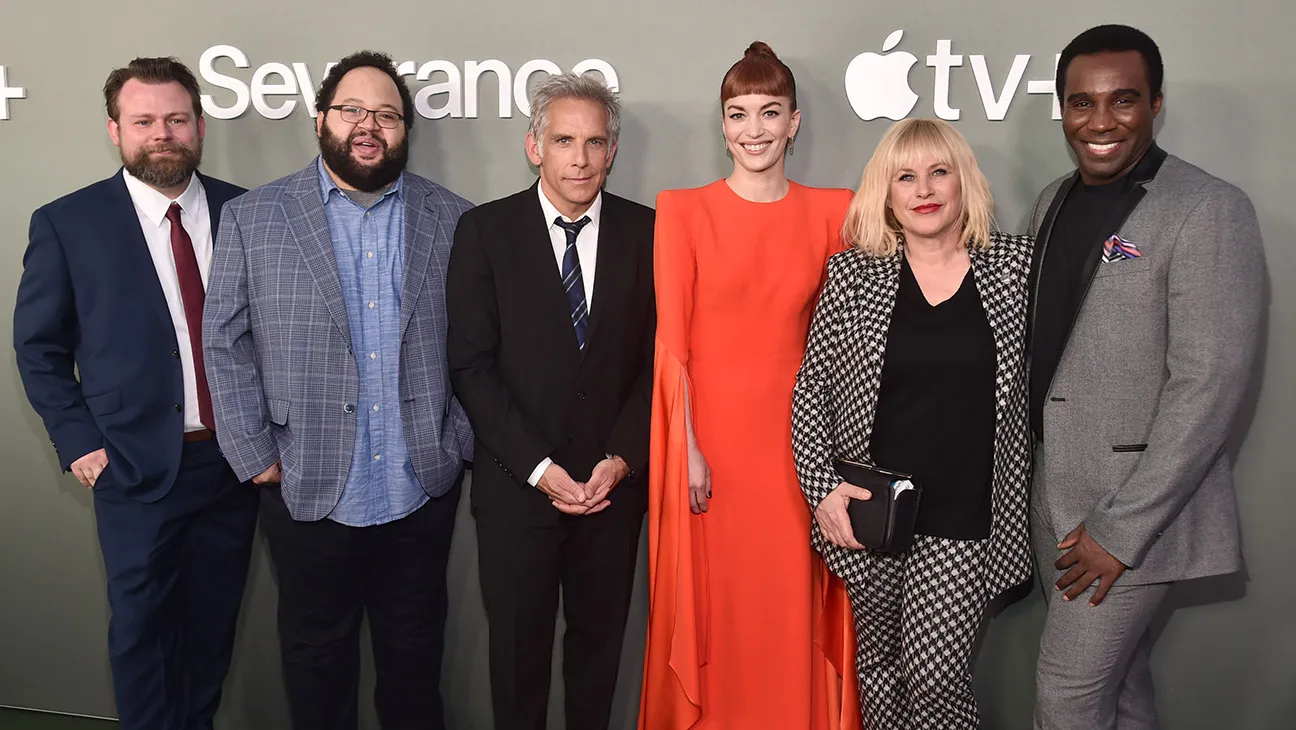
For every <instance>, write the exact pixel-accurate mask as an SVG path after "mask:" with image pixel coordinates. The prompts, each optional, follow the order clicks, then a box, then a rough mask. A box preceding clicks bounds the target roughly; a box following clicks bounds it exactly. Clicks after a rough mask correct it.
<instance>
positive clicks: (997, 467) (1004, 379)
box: [792, 233, 1034, 596]
mask: <svg viewBox="0 0 1296 730" xmlns="http://www.w3.org/2000/svg"><path fill="white" fill-rule="evenodd" d="M1033 246H1034V241H1033V239H1031V238H1030V237H1027V236H1009V235H1005V234H1001V233H994V234H992V235H991V246H990V247H989V248H988V249H986V250H976V251H973V252H972V253H971V259H972V273H973V279H974V280H975V282H976V287H977V291H978V293H979V294H980V295H981V302H982V305H983V306H984V307H985V310H986V318H987V319H988V320H989V322H990V328H991V330H992V331H993V333H994V340H995V351H996V353H997V362H998V365H997V372H996V375H995V403H996V408H995V442H994V443H995V452H994V475H993V480H992V483H993V486H992V497H991V515H992V518H991V519H992V522H991V529H990V538H989V543H988V545H987V548H988V549H987V552H986V560H984V561H983V562H982V565H983V566H984V569H985V573H984V575H983V576H982V577H983V579H984V581H985V584H986V590H987V592H988V595H990V596H993V595H996V594H998V593H999V592H1001V591H1003V590H1004V589H1006V588H1009V587H1012V586H1014V585H1017V584H1018V583H1021V582H1022V581H1025V580H1026V579H1027V578H1029V577H1030V542H1029V539H1028V535H1027V515H1026V505H1027V494H1028V487H1029V479H1030V458H1031V456H1030V441H1029V435H1028V431H1027V425H1026V418H1027V414H1026V378H1025V368H1024V364H1023V349H1024V348H1023V343H1024V338H1025V331H1026V294H1027V290H1026V283H1027V276H1028V274H1029V270H1030V256H1031V251H1032V248H1033ZM901 258H902V256H901V254H900V253H899V252H897V253H896V254H895V255H892V256H888V257H874V256H868V255H866V254H864V253H861V252H860V251H857V250H849V251H844V252H842V253H839V254H837V255H835V256H833V257H832V258H831V259H830V260H829V262H828V283H827V284H826V285H825V286H824V290H823V293H822V294H821V295H820V298H819V304H818V306H817V307H816V309H815V315H814V323H813V324H812V325H811V328H810V339H809V342H808V344H807V347H806V354H805V359H804V361H803V362H802V364H801V369H800V371H799V372H798V373H797V382H796V388H795V390H794V391H793V396H792V450H793V453H794V457H795V460H796V469H797V476H798V477H799V478H800V481H801V489H802V491H803V492H804V493H805V497H806V500H807V501H808V502H809V503H810V508H811V509H812V510H813V509H815V508H816V507H818V506H819V502H820V501H822V500H823V498H824V497H826V496H828V493H829V492H831V491H832V490H833V489H835V488H836V487H837V485H838V484H840V483H841V481H842V480H841V477H839V476H838V475H837V473H836V471H834V469H833V466H832V462H833V459H834V458H849V459H854V460H863V461H871V459H870V457H869V438H870V436H871V434H872V430H873V417H874V414H875V412H876V409H877V401H878V389H879V387H880V385H881V381H882V362H883V355H884V353H885V351H886V339H887V330H888V329H889V328H890V325H891V311H892V308H893V307H894V306H895V299H896V290H897V288H898V287H899V283H900V263H901ZM811 542H812V544H813V545H814V548H815V550H817V551H819V553H820V554H822V555H823V556H824V559H825V561H826V562H827V563H828V567H829V568H831V569H832V571H833V572H834V573H836V574H837V575H839V576H841V577H842V578H843V579H845V580H846V581H847V582H848V583H850V582H857V581H858V580H859V578H860V576H861V574H862V572H863V569H864V568H865V567H866V565H867V561H868V560H869V556H870V553H869V552H867V551H862V550H849V549H847V548H842V547H838V546H836V545H833V544H832V543H829V542H828V541H827V540H825V539H824V537H823V534H822V533H821V532H820V531H819V526H818V524H817V523H814V524H813V525H812V528H811Z"/></svg>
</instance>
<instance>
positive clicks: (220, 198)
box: [196, 173, 229, 243]
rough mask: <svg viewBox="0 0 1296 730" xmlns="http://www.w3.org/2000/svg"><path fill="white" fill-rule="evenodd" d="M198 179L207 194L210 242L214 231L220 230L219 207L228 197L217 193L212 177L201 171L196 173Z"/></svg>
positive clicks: (214, 235)
mask: <svg viewBox="0 0 1296 730" xmlns="http://www.w3.org/2000/svg"><path fill="white" fill-rule="evenodd" d="M196 174H197V175H198V179H199V180H200V181H202V186H203V192H204V193H205V194H206V195H207V215H208V216H210V217H211V235H212V243H215V242H216V233H217V231H219V230H220V216H221V209H222V208H223V207H225V203H227V202H229V198H228V197H226V196H225V195H223V194H221V193H217V192H216V189H217V186H216V185H215V184H214V183H213V182H212V179H211V178H209V177H207V176H206V175H204V174H202V173H196ZM222 189H223V188H222Z"/></svg>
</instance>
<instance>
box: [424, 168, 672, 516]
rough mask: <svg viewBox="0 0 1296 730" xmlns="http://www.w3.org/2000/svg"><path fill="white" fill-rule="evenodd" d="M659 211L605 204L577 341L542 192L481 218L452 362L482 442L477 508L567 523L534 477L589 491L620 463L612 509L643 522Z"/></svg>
mask: <svg viewBox="0 0 1296 730" xmlns="http://www.w3.org/2000/svg"><path fill="white" fill-rule="evenodd" d="M652 242H653V211H652V209H651V208H647V207H645V206H642V205H639V204H638V203H634V202H632V201H629V200H625V199H624V198H619V197H617V196H615V195H610V194H609V193H607V192H606V191H605V192H604V193H603V208H602V213H601V217H600V221H599V240H598V265H597V267H596V269H595V278H594V296H593V301H592V302H591V305H592V306H591V312H590V324H589V332H588V334H587V336H586V344H585V351H584V353H582V352H581V350H580V348H579V347H578V346H577V344H576V334H575V331H574V329H573V328H572V324H571V315H570V313H569V311H568V303H567V297H566V293H565V290H564V289H563V286H562V281H561V275H560V272H559V269H558V265H557V262H556V261H555V260H554V254H553V246H552V244H551V242H550V238H549V233H548V230H547V227H546V225H545V220H544V213H543V212H542V209H541V207H540V201H539V197H538V192H537V190H536V186H535V185H533V186H531V187H530V188H528V189H527V190H524V191H522V192H520V193H517V194H515V195H511V196H509V197H507V198H502V199H500V200H496V201H493V202H490V203H486V204H485V205H480V206H478V207H476V208H474V209H472V210H470V211H468V212H467V213H465V214H464V215H463V217H462V218H460V220H459V226H458V229H457V230H456V231H455V242H454V248H453V250H452V252H451V254H450V265H449V269H448V272H447V274H446V277H447V281H446V310H447V313H448V315H449V333H448V343H447V355H448V357H449V360H450V379H451V382H452V384H453V385H454V390H455V394H456V395H457V396H458V397H459V401H460V402H461V403H462V404H463V406H464V409H465V410H466V411H467V412H468V418H469V420H470V421H471V422H472V426H473V431H474V432H475V433H476V436H477V444H476V450H475V452H476V453H475V458H474V465H473V486H472V502H473V506H474V507H476V508H478V509H484V510H492V511H507V512H511V513H513V514H514V515H516V516H519V517H522V518H523V519H525V520H526V521H528V522H534V523H538V524H544V523H550V522H557V521H558V520H559V518H560V516H561V513H560V512H558V510H556V509H555V508H554V507H553V505H552V504H550V502H549V498H548V497H547V496H546V495H545V494H544V493H543V492H541V491H540V490H539V489H537V488H535V487H532V486H531V485H529V484H527V481H526V480H527V477H528V476H529V475H530V473H531V471H532V470H533V469H535V467H536V465H537V464H539V463H540V462H541V461H543V460H544V458H545V457H549V458H552V459H553V461H554V463H556V464H558V465H559V466H561V467H563V468H564V469H566V470H567V471H568V472H569V473H570V474H571V476H572V478H573V479H575V480H577V481H584V480H586V479H588V478H589V476H590V473H591V472H592V470H593V468H594V466H595V465H596V464H597V463H598V462H599V461H601V460H602V459H604V458H606V455H607V454H614V455H617V456H620V457H621V458H623V459H625V461H626V462H627V463H628V464H629V465H630V468H631V470H632V471H631V476H630V477H628V478H627V479H625V480H624V481H622V482H621V484H619V485H618V486H617V487H616V488H615V489H614V490H613V491H612V494H611V495H610V499H611V500H612V506H611V507H609V508H608V509H609V511H610V510H613V509H617V510H618V511H620V510H626V509H631V510H637V511H639V512H642V511H643V510H644V509H646V505H647V491H646V489H647V488H646V485H645V484H646V483H645V481H644V479H643V473H644V470H645V467H646V466H647V463H648V419H649V416H650V413H651V407H650V403H649V399H650V395H651V389H652V364H653V363H652V358H653V337H654V334H655V327H656V311H655V301H654V295H653V271H652V267H653V257H652Z"/></svg>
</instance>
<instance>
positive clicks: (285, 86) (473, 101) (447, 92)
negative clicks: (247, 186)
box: [198, 45, 619, 119]
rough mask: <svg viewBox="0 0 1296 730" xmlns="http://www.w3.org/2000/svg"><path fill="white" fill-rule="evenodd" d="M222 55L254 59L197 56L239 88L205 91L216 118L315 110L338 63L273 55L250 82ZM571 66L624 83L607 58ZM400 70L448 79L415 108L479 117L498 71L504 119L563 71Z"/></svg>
mask: <svg viewBox="0 0 1296 730" xmlns="http://www.w3.org/2000/svg"><path fill="white" fill-rule="evenodd" d="M221 60H227V61H229V62H232V63H233V65H234V67H235V68H249V67H250V65H251V64H250V63H249V62H248V57H247V54H245V53H243V51H241V50H239V49H238V48H236V47H234V46H229V45H217V46H212V47H211V48H208V49H207V50H205V51H203V53H202V56H201V57H200V58H199V59H198V73H199V75H200V76H202V78H203V80H204V81H206V82H207V83H208V84H211V85H212V86H216V87H218V88H221V89H226V90H228V91H230V92H233V94H234V99H233V102H232V103H230V104H229V105H227V106H222V105H221V103H220V102H218V101H217V99H216V98H215V97H214V96H213V95H211V94H203V95H202V105H203V112H204V113H205V114H206V115H208V116H210V117H212V118H214V119H234V118H237V117H240V116H242V115H243V114H245V113H246V112H247V110H248V107H249V106H251V107H252V109H254V110H255V111H256V113H257V114H260V115H261V116H263V117H266V118H267V119H284V118H286V117H287V116H288V115H289V114H292V113H293V110H295V109H297V108H298V102H299V101H300V102H301V104H300V106H301V110H302V111H301V113H302V114H304V115H306V116H314V114H315V89H316V87H317V86H318V85H319V82H320V81H322V80H323V78H324V74H327V73H328V70H329V69H330V68H332V67H333V66H334V65H335V63H336V62H334V63H330V64H328V65H326V66H325V67H324V70H323V71H322V72H321V73H320V74H319V75H318V76H313V75H312V74H311V71H310V69H309V68H308V67H307V66H306V64H305V63H300V62H295V63H292V64H286V63H279V62H277V61H271V62H269V63H263V64H261V65H260V66H258V67H257V68H256V70H255V71H253V72H252V76H251V81H250V83H249V82H245V81H243V80H242V79H241V78H238V77H236V76H231V75H229V74H226V73H222V72H220V71H218V70H217V69H216V66H217V64H218V62H219V61H221ZM571 70H572V71H573V72H575V73H584V72H586V71H597V72H599V73H600V74H602V75H603V79H604V80H605V81H606V82H607V84H608V86H609V87H611V88H612V90H613V91H616V90H617V88H618V86H619V81H618V79H617V75H616V71H615V70H614V69H613V68H612V65H611V64H610V63H608V62H607V61H602V60H599V59H597V58H587V59H585V60H584V61H581V62H580V63H578V64H576V65H575V66H573V67H572V69H571ZM396 71H397V72H398V73H400V74H401V75H402V76H413V77H414V78H415V79H416V80H418V81H429V80H431V79H432V77H433V74H440V75H441V76H442V78H443V79H444V80H441V79H438V80H437V81H435V82H434V83H430V84H428V85H426V86H424V87H422V88H420V89H418V90H417V91H416V92H415V94H414V110H415V111H416V112H417V113H418V115H419V116H421V117H424V118H427V119H441V118H444V117H451V118H455V119H458V118H462V117H467V118H469V119H474V118H476V117H477V114H478V104H477V96H478V84H479V82H480V80H481V76H482V75H483V74H494V75H495V77H496V78H495V82H496V84H497V87H498V98H499V105H498V107H497V109H498V114H499V117H500V118H501V119H509V118H511V117H512V116H513V107H514V105H516V106H517V109H518V111H520V112H521V113H522V114H523V115H524V116H530V115H531V105H530V103H529V102H528V100H527V81H528V80H529V79H530V78H531V76H532V75H534V74H537V73H539V72H541V71H543V72H545V73H548V74H559V73H562V69H561V68H559V66H558V64H556V63H554V62H552V61H547V60H545V59H543V58H540V59H534V60H531V61H527V62H526V63H524V64H522V65H521V66H519V67H518V69H517V71H513V70H511V69H510V68H509V67H508V65H507V64H505V63H504V62H503V61H499V60H496V59H488V60H485V61H464V62H463V68H462V70H461V69H460V67H459V66H456V65H455V64H454V63H451V62H450V61H427V62H426V63H423V64H421V65H420V64H416V63H415V62H414V61H404V62H401V63H399V64H397V66H396ZM296 96H300V97H301V98H300V100H299V99H297V98H293V97H296Z"/></svg>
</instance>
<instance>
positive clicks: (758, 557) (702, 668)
mask: <svg viewBox="0 0 1296 730" xmlns="http://www.w3.org/2000/svg"><path fill="white" fill-rule="evenodd" d="M720 101H721V106H722V110H723V115H724V118H723V123H722V128H723V132H724V138H725V143H726V146H727V147H728V151H729V155H730V156H731V157H732V158H733V160H734V168H733V174H732V175H730V176H729V177H728V178H726V179H723V180H717V181H716V182H713V183H711V184H710V185H707V186H705V187H701V188H695V189H691V190H668V191H664V192H662V193H661V194H660V195H659V196H658V197H657V229H656V241H655V254H654V255H655V259H656V261H655V267H654V275H655V277H656V288H657V317H658V323H657V343H656V353H655V356H656V360H655V367H654V385H653V411H652V445H651V452H650V460H649V469H648V478H649V480H650V492H649V493H650V496H649V512H648V525H649V527H648V529H649V570H650V578H649V582H650V597H649V619H648V649H647V657H646V660H645V671H644V687H643V696H642V700H641V704H640V714H639V727H640V729H641V730H685V729H686V728H699V729H703V728H705V729H709V730H764V729H766V728H768V729H770V730H853V729H854V728H855V727H856V726H857V725H858V722H859V720H858V717H859V705H858V701H857V699H856V697H857V695H856V690H855V665H854V630H853V627H852V624H851V615H850V608H849V602H848V600H847V599H846V597H845V593H844V588H843V586H842V584H841V583H840V581H839V580H838V579H836V578H830V577H829V573H828V572H827V570H826V569H825V568H824V565H823V563H822V561H821V560H820V559H819V558H818V556H817V555H816V554H815V553H814V552H813V551H812V549H811V547H810V543H809V540H808V539H807V538H806V536H807V535H808V534H809V530H810V519H811V517H810V511H809V509H808V507H807V505H806V502H805V498H804V497H803V496H802V492H801V489H800V487H799V486H798V483H797V477H796V472H795V469H794V467H793V462H792V436H791V434H792V430H791V417H792V388H793V386H794V385H795V382H796V373H797V369H798V368H799V367H800V365H801V358H802V356H803V355H804V353H805V344H806V336H807V333H808V331H809V326H810V316H811V313H812V312H813V310H814V306H815V302H816V300H817V298H818V295H819V290H820V287H821V286H822V284H823V281H824V276H825V274H824V272H825V264H826V261H827V259H828V257H829V256H831V255H832V254H834V253H836V252H838V251H840V250H842V249H843V248H844V244H843V243H842V239H841V227H842V221H843V218H844V216H845V213H846V208H847V205H848V204H849V203H850V200H851V192H850V191H849V190H836V189H832V190H830V189H815V188H809V187H806V186H803V185H799V184H797V183H795V182H792V181H790V180H788V179H787V177H786V175H785V172H784V158H785V155H786V154H787V153H790V152H791V148H792V142H793V140H794V139H795V137H796V133H797V127H798V125H799V124H800V116H801V113H800V112H799V111H798V110H797V105H796V85H795V81H794V80H793V78H792V72H791V71H790V70H789V69H788V67H787V66H786V65H784V64H783V62H781V61H779V60H778V58H777V56H775V55H774V52H773V51H772V50H770V48H769V46H767V45H765V44H764V43H759V42H758V43H753V44H752V45H751V47H750V48H748V49H747V52H746V54H745V55H744V57H743V59H742V60H740V61H739V62H738V63H736V64H734V65H733V67H732V68H730V69H729V72H728V73H727V74H726V75H725V78H724V82H723V84H722V85H721V91H720ZM843 676H845V677H846V681H845V682H844V683H843V682H842V677H843Z"/></svg>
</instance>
